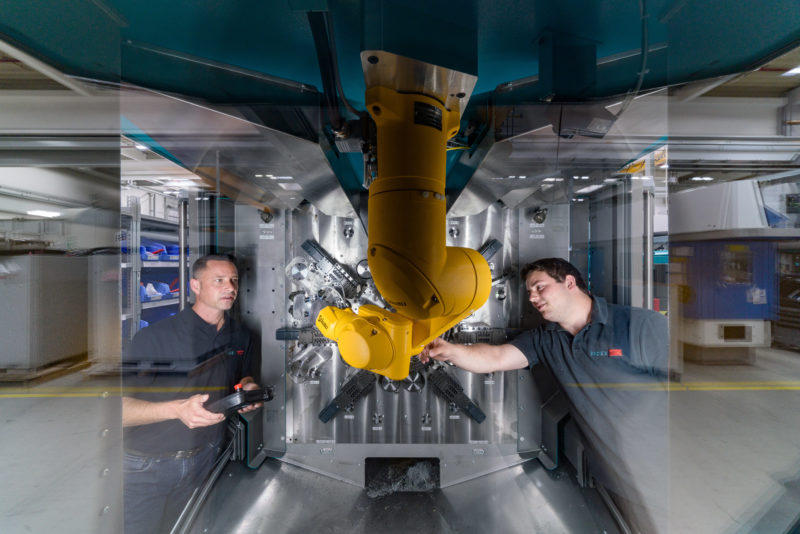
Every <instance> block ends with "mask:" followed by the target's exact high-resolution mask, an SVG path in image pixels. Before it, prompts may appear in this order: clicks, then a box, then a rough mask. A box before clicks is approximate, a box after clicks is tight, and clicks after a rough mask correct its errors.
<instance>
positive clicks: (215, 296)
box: [190, 260, 239, 311]
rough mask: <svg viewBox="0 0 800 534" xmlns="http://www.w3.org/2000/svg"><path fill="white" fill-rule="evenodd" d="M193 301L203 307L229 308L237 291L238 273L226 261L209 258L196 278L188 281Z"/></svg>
mask: <svg viewBox="0 0 800 534" xmlns="http://www.w3.org/2000/svg"><path fill="white" fill-rule="evenodd" d="M190 284H191V286H192V291H194V294H195V303H196V304H197V305H200V306H203V307H205V308H209V309H214V310H220V311H226V310H230V309H231V307H232V306H233V303H234V301H235V300H236V295H237V294H238V291H239V274H238V273H237V271H236V267H235V266H234V265H233V264H232V263H230V262H227V261H220V260H211V261H209V262H208V264H207V265H206V268H205V269H203V270H202V271H200V274H199V275H198V278H192V280H191V281H190Z"/></svg>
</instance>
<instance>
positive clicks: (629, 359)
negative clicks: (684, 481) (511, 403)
mask: <svg viewBox="0 0 800 534" xmlns="http://www.w3.org/2000/svg"><path fill="white" fill-rule="evenodd" d="M511 344H512V345H514V346H515V347H517V348H518V349H519V350H520V351H522V353H523V354H524V355H525V357H526V358H527V359H528V363H529V365H530V366H531V367H533V366H534V365H536V364H543V365H545V366H546V367H547V368H548V369H549V370H550V371H551V373H552V374H553V376H554V377H555V378H556V379H557V381H558V382H559V384H560V386H561V388H562V389H563V391H564V393H565V394H566V396H567V399H568V400H569V403H570V405H571V414H572V416H573V417H574V418H575V419H576V421H577V423H578V426H579V427H580V428H581V430H582V431H583V433H584V434H585V435H586V436H587V438H588V439H589V442H590V446H591V447H592V449H593V450H592V451H589V454H590V456H594V455H597V456H599V457H600V458H599V459H600V460H601V461H602V463H597V462H595V465H594V468H595V470H596V471H595V475H598V474H599V473H598V471H597V470H605V471H606V472H605V473H604V476H603V477H602V478H603V479H604V480H603V483H604V484H605V485H606V486H607V487H609V488H610V489H614V490H615V491H617V492H619V493H621V494H623V495H625V496H626V497H627V498H629V499H632V500H636V501H640V500H642V499H641V496H640V495H639V494H641V493H644V492H645V490H644V489H642V488H641V487H638V488H634V489H631V488H630V487H627V486H630V485H634V486H647V487H648V490H647V491H648V492H649V493H651V494H652V493H656V494H658V495H661V492H662V489H661V488H660V486H661V484H662V483H663V487H666V476H665V475H666V472H665V470H664V469H662V468H660V467H659V465H665V464H666V461H667V438H668V435H667V429H668V420H667V415H668V411H667V400H668V397H667V391H666V384H667V375H668V360H669V332H668V326H667V320H666V317H664V316H663V315H661V314H659V313H657V312H654V311H650V310H644V309H641V308H631V307H629V306H619V305H616V304H608V303H606V301H605V300H604V299H603V298H600V297H594V296H593V297H592V313H591V319H590V322H589V324H587V325H586V326H585V327H584V328H583V329H582V330H581V331H579V332H578V333H577V334H576V335H575V336H572V335H571V334H570V333H569V332H567V331H566V330H564V329H563V328H561V327H560V326H559V325H558V324H556V323H551V322H548V323H545V324H544V325H542V326H541V327H539V328H537V329H534V330H529V331H526V332H523V333H522V334H520V335H519V336H518V337H517V338H515V339H514V340H513V341H512V342H511ZM659 498H660V497H659Z"/></svg>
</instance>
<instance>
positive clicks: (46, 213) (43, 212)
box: [28, 210, 61, 219]
mask: <svg viewBox="0 0 800 534" xmlns="http://www.w3.org/2000/svg"><path fill="white" fill-rule="evenodd" d="M28 215H33V216H35V217H47V218H48V219H52V218H53V217H59V216H61V212H59V211H47V210H30V211H28Z"/></svg>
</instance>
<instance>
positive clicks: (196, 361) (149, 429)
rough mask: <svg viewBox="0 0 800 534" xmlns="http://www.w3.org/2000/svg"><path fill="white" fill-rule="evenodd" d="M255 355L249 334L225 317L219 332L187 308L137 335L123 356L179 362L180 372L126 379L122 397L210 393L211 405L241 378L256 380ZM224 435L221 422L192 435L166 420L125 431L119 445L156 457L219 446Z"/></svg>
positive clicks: (159, 397) (170, 397)
mask: <svg viewBox="0 0 800 534" xmlns="http://www.w3.org/2000/svg"><path fill="white" fill-rule="evenodd" d="M253 353H254V346H253V343H252V341H251V336H250V333H249V331H248V330H247V329H246V328H245V327H244V326H243V325H241V324H240V323H238V322H236V321H234V320H233V319H231V317H230V316H229V315H227V314H226V316H225V323H224V324H223V326H222V328H221V329H220V330H219V331H217V325H215V324H208V323H206V322H205V321H204V320H203V319H202V318H200V316H199V315H197V314H196V313H195V312H194V310H192V309H191V308H187V309H185V310H183V311H182V312H180V313H178V314H176V315H174V316H172V317H168V318H166V319H164V320H162V321H159V322H157V323H154V324H152V325H151V326H148V327H147V328H144V329H142V330H141V331H139V332H138V333H137V334H136V336H135V337H134V338H133V341H132V342H131V345H130V348H129V350H128V351H127V353H126V355H125V360H126V361H129V362H130V361H157V362H162V364H163V362H168V361H174V362H178V363H179V365H178V366H177V367H178V368H180V369H182V370H184V371H182V372H177V373H176V372H153V371H146V372H142V373H139V374H135V375H124V376H123V395H124V396H126V397H135V398H138V399H142V400H147V401H151V402H161V401H169V400H175V399H185V398H188V397H190V396H192V395H195V394H198V393H200V394H202V393H208V394H209V401H214V400H215V399H219V398H222V397H224V396H225V395H228V394H230V393H232V392H233V386H234V385H235V384H236V383H237V382H238V381H239V380H241V379H242V378H244V377H245V376H253V375H254V354H253ZM187 362H188V363H187ZM225 433H226V425H225V423H224V422H222V423H219V424H217V425H213V426H210V427H204V428H195V429H190V428H188V427H187V426H186V425H184V424H183V423H182V422H181V421H180V420H170V421H162V422H160V423H153V424H149V425H138V426H132V427H125V428H124V429H123V439H124V447H125V449H127V450H131V451H138V452H143V453H148V454H157V453H165V452H170V451H176V450H187V449H192V448H195V447H202V446H205V445H207V444H212V445H219V444H221V443H222V442H223V441H224V439H225Z"/></svg>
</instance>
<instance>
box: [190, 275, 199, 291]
mask: <svg viewBox="0 0 800 534" xmlns="http://www.w3.org/2000/svg"><path fill="white" fill-rule="evenodd" d="M189 287H190V288H192V293H194V294H195V295H196V294H198V293H200V280H198V279H197V278H190V279H189Z"/></svg>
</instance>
